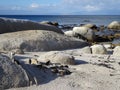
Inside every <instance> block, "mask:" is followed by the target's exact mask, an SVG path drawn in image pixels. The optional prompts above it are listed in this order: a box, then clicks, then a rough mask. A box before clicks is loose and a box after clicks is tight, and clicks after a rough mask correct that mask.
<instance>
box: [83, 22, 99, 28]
mask: <svg viewBox="0 0 120 90" xmlns="http://www.w3.org/2000/svg"><path fill="white" fill-rule="evenodd" d="M83 26H84V27H87V28H90V29H96V28H97V26H96V25H95V24H91V23H88V24H85V25H83Z"/></svg>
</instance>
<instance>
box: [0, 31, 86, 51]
mask: <svg viewBox="0 0 120 90" xmlns="http://www.w3.org/2000/svg"><path fill="white" fill-rule="evenodd" d="M0 38H1V40H0V50H6V51H9V50H14V49H22V50H23V51H35V52H36V51H50V50H64V49H72V48H82V47H85V46H87V45H88V43H87V42H85V41H83V40H80V39H77V38H73V37H71V38H70V37H68V36H65V35H63V34H58V33H56V32H53V31H45V30H27V31H19V32H13V33H6V34H1V35H0Z"/></svg>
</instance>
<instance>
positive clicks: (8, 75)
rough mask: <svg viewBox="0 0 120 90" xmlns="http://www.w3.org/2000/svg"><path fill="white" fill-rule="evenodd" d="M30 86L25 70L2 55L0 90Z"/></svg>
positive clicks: (0, 58) (0, 60)
mask: <svg viewBox="0 0 120 90" xmlns="http://www.w3.org/2000/svg"><path fill="white" fill-rule="evenodd" d="M25 86H29V80H28V77H27V74H26V73H25V71H24V70H23V69H22V68H21V67H19V66H18V65H16V64H14V63H12V62H11V60H10V59H9V58H8V57H6V56H3V55H0V90H4V89H8V88H13V87H25Z"/></svg>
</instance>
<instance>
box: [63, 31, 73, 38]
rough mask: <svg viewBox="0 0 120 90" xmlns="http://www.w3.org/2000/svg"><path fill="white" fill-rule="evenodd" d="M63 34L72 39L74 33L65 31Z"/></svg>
mask: <svg viewBox="0 0 120 90" xmlns="http://www.w3.org/2000/svg"><path fill="white" fill-rule="evenodd" d="M64 34H65V35H66V36H71V37H74V36H75V32H73V31H66V32H64Z"/></svg>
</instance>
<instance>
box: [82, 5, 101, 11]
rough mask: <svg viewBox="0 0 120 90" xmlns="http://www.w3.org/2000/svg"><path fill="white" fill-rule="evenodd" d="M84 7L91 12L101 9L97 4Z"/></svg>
mask: <svg viewBox="0 0 120 90" xmlns="http://www.w3.org/2000/svg"><path fill="white" fill-rule="evenodd" d="M84 9H85V10H86V11H88V12H92V11H99V10H101V8H100V7H99V6H93V5H86V6H85V7H84Z"/></svg>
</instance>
